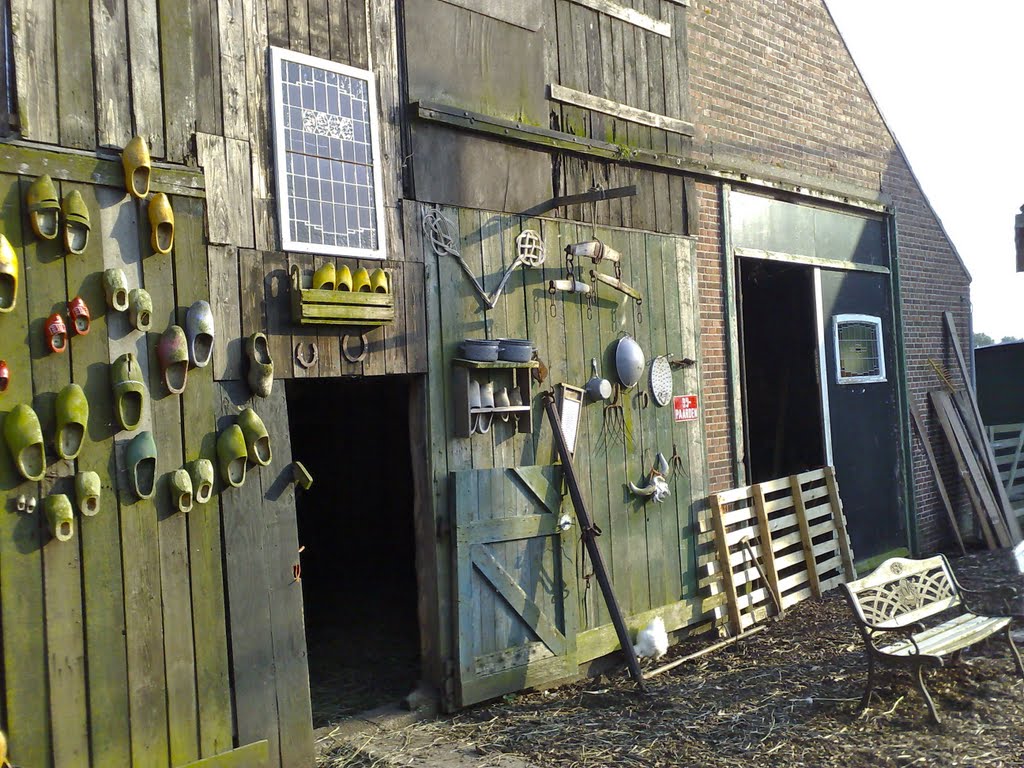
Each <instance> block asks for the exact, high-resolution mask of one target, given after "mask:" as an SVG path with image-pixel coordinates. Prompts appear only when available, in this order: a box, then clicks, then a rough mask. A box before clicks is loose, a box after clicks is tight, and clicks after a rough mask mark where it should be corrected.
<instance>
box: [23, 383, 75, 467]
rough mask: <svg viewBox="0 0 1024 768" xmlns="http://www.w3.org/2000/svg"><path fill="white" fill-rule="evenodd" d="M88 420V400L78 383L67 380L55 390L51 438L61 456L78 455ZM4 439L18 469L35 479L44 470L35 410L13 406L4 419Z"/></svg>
mask: <svg viewBox="0 0 1024 768" xmlns="http://www.w3.org/2000/svg"><path fill="white" fill-rule="evenodd" d="M88 424H89V401H88V400H87V399H86V397H85V391H84V390H83V389H82V388H81V387H80V386H79V385H78V384H68V385H67V386H66V387H64V389H62V390H61V391H60V392H59V393H58V394H57V434H56V438H55V440H54V442H55V443H56V445H57V454H58V455H59V456H60V457H61V458H62V459H67V460H72V459H75V458H77V457H78V454H79V452H80V451H81V450H82V444H83V443H84V442H85V433H86V428H87V426H88ZM4 439H5V440H6V441H7V447H8V449H9V450H10V452H11V456H12V457H13V458H14V464H15V466H16V467H17V468H18V472H19V473H21V476H22V477H24V478H25V479H26V480H32V481H34V482H38V481H40V480H42V479H43V475H44V473H45V472H46V449H45V448H44V446H43V430H42V427H40V425H39V417H38V416H37V415H36V412H35V411H34V410H32V408H30V407H29V406H27V405H24V404H18V405H16V406H14V408H13V409H12V410H11V412H10V413H8V414H7V418H6V419H5V420H4Z"/></svg>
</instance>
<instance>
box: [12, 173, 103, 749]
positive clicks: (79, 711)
mask: <svg viewBox="0 0 1024 768" xmlns="http://www.w3.org/2000/svg"><path fill="white" fill-rule="evenodd" d="M30 183H31V179H27V178H23V179H22V182H21V193H22V199H24V196H25V194H26V193H27V192H28V188H29V184H30ZM58 194H60V191H59V189H58ZM23 253H24V258H25V283H24V285H23V286H22V287H21V291H23V293H22V298H23V299H24V300H25V303H26V304H27V305H28V314H29V318H30V319H29V349H30V351H31V354H32V389H33V396H32V400H31V404H32V407H33V409H34V410H35V412H36V415H37V416H39V423H40V425H41V426H42V429H43V434H44V435H46V436H49V435H54V434H56V413H55V405H56V400H57V393H58V392H59V391H60V390H61V389H63V388H64V387H65V386H67V385H68V384H69V383H70V382H71V364H70V360H69V358H70V356H71V354H72V353H65V354H53V353H50V351H49V348H48V347H47V344H46V336H45V330H44V329H45V325H46V317H47V316H48V315H49V314H50V313H51V312H62V313H63V312H64V311H66V307H67V284H66V277H65V274H64V262H63V260H62V259H61V258H60V257H61V255H62V252H61V244H60V242H59V241H57V240H52V241H43V240H36V239H32V240H29V241H27V242H26V243H25V249H24V252H23ZM68 343H69V344H70V343H71V339H69V340H68ZM47 442H49V441H47ZM46 460H47V465H48V466H47V471H46V477H44V478H43V481H42V483H41V484H40V487H39V507H38V509H39V512H42V503H43V499H44V497H46V496H49V495H51V494H65V495H67V496H68V497H69V498H70V499H73V498H74V481H73V480H72V477H71V476H72V475H73V474H74V464H73V462H71V461H67V460H62V459H60V458H58V457H57V456H56V452H55V451H54V450H53V449H52V448H51V447H50V446H49V445H48V446H47V456H46ZM42 551H43V587H44V590H43V596H44V602H45V610H46V630H47V631H46V655H47V662H48V665H47V666H48V671H49V675H48V679H49V690H50V723H51V725H53V726H54V727H53V730H52V737H53V760H54V764H55V765H68V764H71V765H75V764H78V763H82V762H85V761H87V760H88V755H89V734H88V720H87V717H86V694H85V663H84V662H85V642H84V638H83V635H82V594H81V562H80V558H79V549H78V540H77V538H73V539H71V540H70V541H66V542H62V541H58V540H57V539H56V538H55V537H53V536H52V535H51V534H50V532H49V530H48V527H44V532H43V550H42ZM38 628H39V624H36V630H37V631H38Z"/></svg>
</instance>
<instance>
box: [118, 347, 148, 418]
mask: <svg viewBox="0 0 1024 768" xmlns="http://www.w3.org/2000/svg"><path fill="white" fill-rule="evenodd" d="M110 381H111V384H112V385H113V390H114V414H115V415H116V416H117V420H118V422H119V423H120V424H121V428H122V429H127V430H133V429H138V428H139V422H141V421H142V409H143V406H144V405H145V399H146V387H145V385H144V384H143V383H142V382H143V379H142V367H141V366H140V365H139V361H138V360H137V359H136V357H135V355H133V354H132V353H131V352H125V353H124V354H123V355H121V356H120V357H119V358H117V359H116V360H115V361H114V362H113V364H112V365H111V369H110Z"/></svg>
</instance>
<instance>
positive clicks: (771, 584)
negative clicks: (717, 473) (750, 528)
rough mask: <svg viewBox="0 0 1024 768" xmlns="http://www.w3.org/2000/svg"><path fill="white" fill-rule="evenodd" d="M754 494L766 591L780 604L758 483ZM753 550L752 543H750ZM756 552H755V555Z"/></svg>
mask: <svg viewBox="0 0 1024 768" xmlns="http://www.w3.org/2000/svg"><path fill="white" fill-rule="evenodd" d="M751 490H752V491H753V494H754V511H755V512H756V513H757V525H758V535H757V539H758V549H759V550H760V556H761V564H762V566H763V567H764V575H765V577H766V579H767V581H768V584H767V585H766V586H767V587H768V589H770V590H771V591H772V592H774V593H775V597H776V598H778V600H779V603H780V604H781V603H782V592H781V591H780V590H779V572H778V569H777V568H776V567H775V551H774V549H773V548H772V530H771V525H770V524H769V522H768V512H767V510H766V508H765V497H764V490H763V489H762V488H761V484H760V483H758V484H757V485H755V486H754V487H753V488H752V489H751ZM751 548H753V543H751ZM756 553H757V551H756V550H755V554H756Z"/></svg>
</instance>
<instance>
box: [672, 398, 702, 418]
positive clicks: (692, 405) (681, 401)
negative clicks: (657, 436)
mask: <svg viewBox="0 0 1024 768" xmlns="http://www.w3.org/2000/svg"><path fill="white" fill-rule="evenodd" d="M672 418H673V419H674V420H675V421H694V420H695V419H696V418H697V396H696V395H676V396H675V397H673V398H672Z"/></svg>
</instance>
